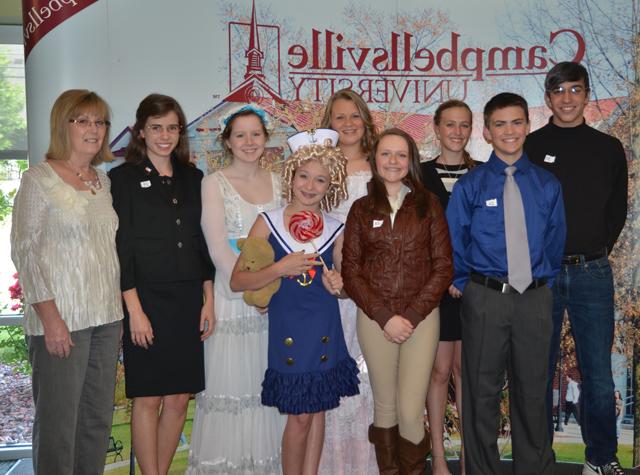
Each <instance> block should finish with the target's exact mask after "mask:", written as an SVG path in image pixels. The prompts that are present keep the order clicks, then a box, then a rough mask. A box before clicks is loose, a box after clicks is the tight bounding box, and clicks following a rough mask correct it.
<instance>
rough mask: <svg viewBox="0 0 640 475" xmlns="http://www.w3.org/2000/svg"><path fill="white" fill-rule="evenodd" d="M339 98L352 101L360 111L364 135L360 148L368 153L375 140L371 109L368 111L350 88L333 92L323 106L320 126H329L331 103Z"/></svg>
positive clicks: (375, 133)
mask: <svg viewBox="0 0 640 475" xmlns="http://www.w3.org/2000/svg"><path fill="white" fill-rule="evenodd" d="M339 99H343V100H345V101H351V102H353V103H354V104H355V106H356V108H357V109H358V112H360V117H361V118H362V122H363V123H364V135H363V136H362V140H360V148H361V149H362V152H363V153H364V154H365V155H367V154H369V152H371V148H372V147H373V142H374V141H375V140H376V135H377V131H376V126H375V124H374V123H373V117H372V116H371V111H369V107H368V106H367V103H366V102H365V101H364V99H362V97H360V95H359V94H357V93H356V92H354V91H352V90H351V89H340V90H339V91H336V92H335V93H333V95H332V96H331V97H330V98H329V100H328V101H327V105H326V107H325V108H324V116H323V117H322V122H321V123H320V127H323V128H327V129H330V128H331V112H332V111H333V103H334V102H335V101H337V100H339Z"/></svg>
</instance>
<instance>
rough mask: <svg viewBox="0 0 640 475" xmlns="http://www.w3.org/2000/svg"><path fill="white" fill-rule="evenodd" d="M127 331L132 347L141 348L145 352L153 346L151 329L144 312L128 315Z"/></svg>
mask: <svg viewBox="0 0 640 475" xmlns="http://www.w3.org/2000/svg"><path fill="white" fill-rule="evenodd" d="M129 330H130V331H131V341H132V342H133V344H134V345H136V346H141V347H143V348H144V349H145V350H147V349H149V347H150V346H151V345H153V328H152V327H151V322H150V321H149V318H148V317H147V316H146V315H145V313H144V312H142V311H141V312H140V313H130V314H129Z"/></svg>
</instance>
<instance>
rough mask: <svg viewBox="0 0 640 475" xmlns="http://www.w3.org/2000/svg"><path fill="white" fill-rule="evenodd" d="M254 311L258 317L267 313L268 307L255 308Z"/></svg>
mask: <svg viewBox="0 0 640 475" xmlns="http://www.w3.org/2000/svg"><path fill="white" fill-rule="evenodd" d="M256 310H257V311H258V313H259V314H260V315H264V314H265V313H267V312H268V311H269V307H256Z"/></svg>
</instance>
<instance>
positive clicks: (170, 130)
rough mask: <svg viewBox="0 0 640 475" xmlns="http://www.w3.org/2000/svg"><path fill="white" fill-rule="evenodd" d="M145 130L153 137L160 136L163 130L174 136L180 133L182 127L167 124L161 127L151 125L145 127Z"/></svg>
mask: <svg viewBox="0 0 640 475" xmlns="http://www.w3.org/2000/svg"><path fill="white" fill-rule="evenodd" d="M145 129H147V130H148V131H149V132H151V133H152V134H153V135H160V134H161V133H162V131H164V130H166V131H167V133H168V134H171V135H175V134H178V133H180V131H181V130H182V126H180V125H178V124H169V125H167V126H163V125H160V124H151V125H147V126H145Z"/></svg>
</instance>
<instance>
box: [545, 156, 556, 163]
mask: <svg viewBox="0 0 640 475" xmlns="http://www.w3.org/2000/svg"><path fill="white" fill-rule="evenodd" d="M555 161H556V157H555V156H553V155H545V156H544V162H545V163H555Z"/></svg>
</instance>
